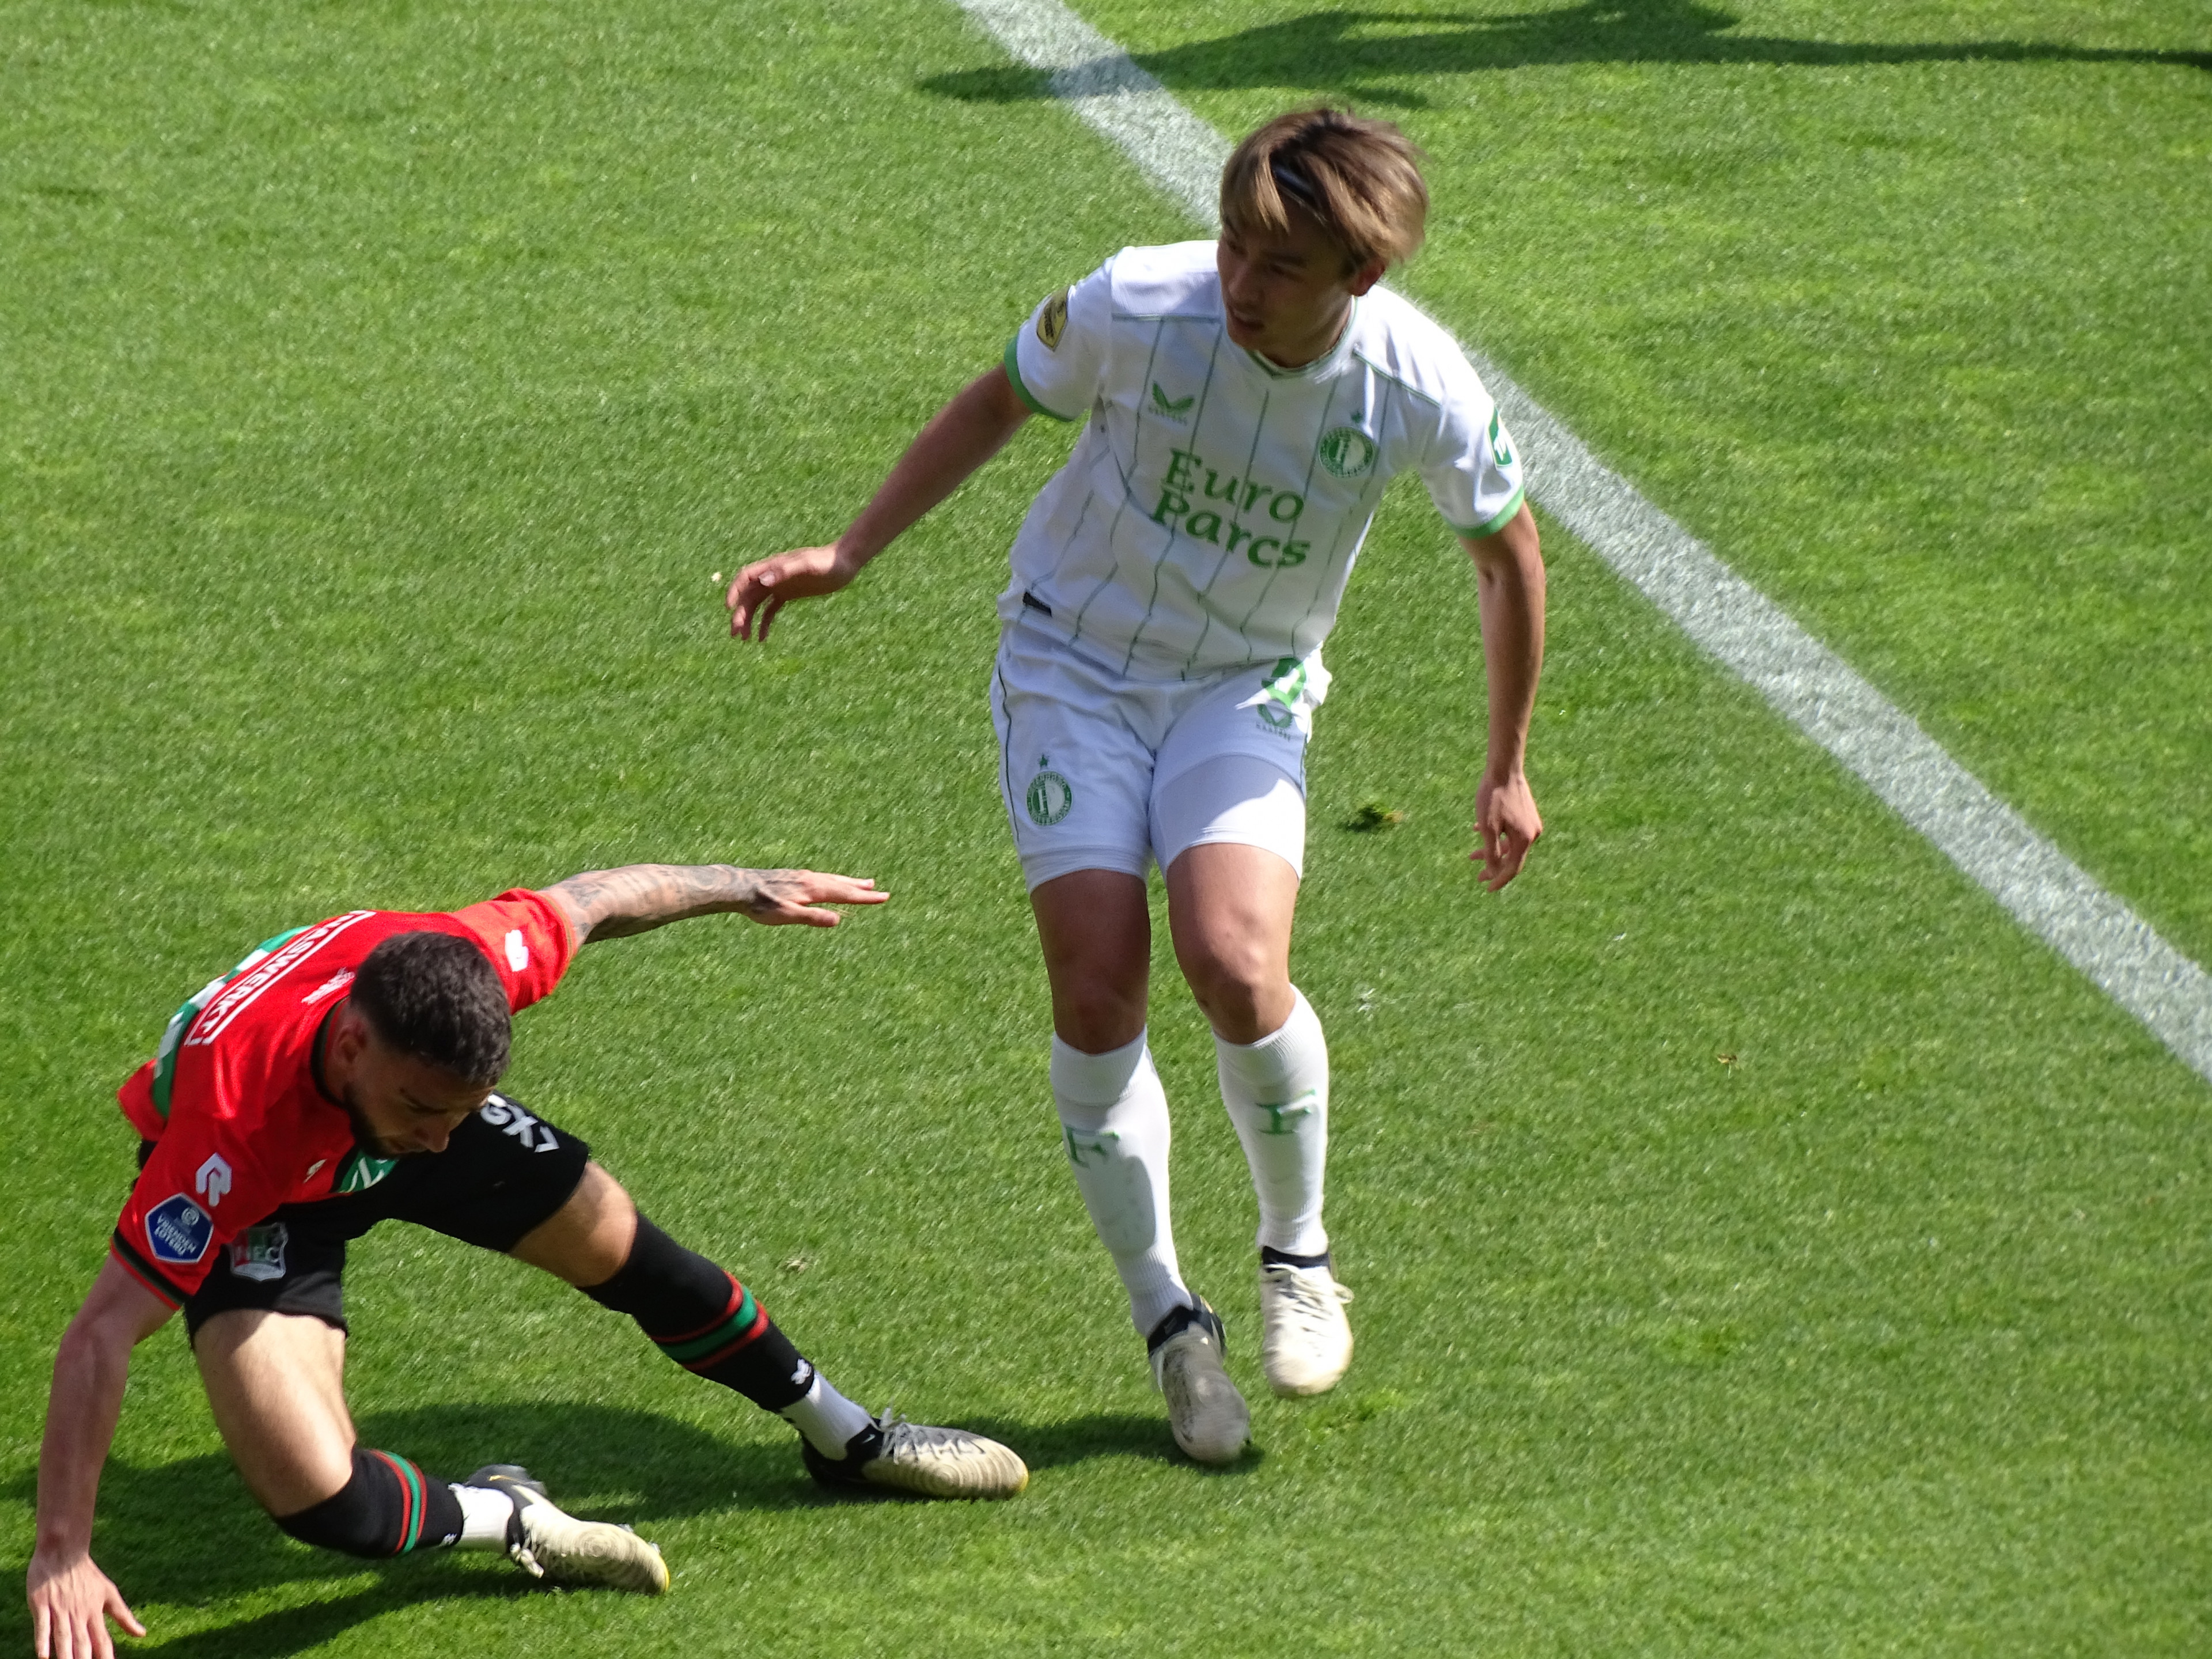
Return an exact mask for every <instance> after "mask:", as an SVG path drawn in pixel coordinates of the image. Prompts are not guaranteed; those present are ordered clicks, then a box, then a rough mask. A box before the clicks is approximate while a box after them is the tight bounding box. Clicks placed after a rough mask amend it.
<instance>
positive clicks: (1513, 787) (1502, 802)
mask: <svg viewBox="0 0 2212 1659" xmlns="http://www.w3.org/2000/svg"><path fill="white" fill-rule="evenodd" d="M1543 833H1544V820H1543V819H1542V818H1541V817H1538V816H1537V814H1536V797H1535V796H1534V794H1532V793H1529V789H1528V779H1527V778H1525V777H1522V776H1521V775H1519V774H1518V773H1516V774H1515V775H1513V776H1512V777H1510V778H1507V779H1504V780H1502V781H1500V780H1496V779H1492V778H1491V777H1489V776H1487V775H1485V777H1484V778H1483V780H1482V787H1481V788H1480V789H1479V790H1477V791H1476V792H1475V798H1474V839H1475V845H1476V850H1475V851H1474V852H1472V853H1470V854H1468V859H1469V860H1472V861H1474V862H1477V863H1480V865H1481V866H1482V884H1483V885H1484V886H1485V887H1487V888H1488V889H1489V890H1491V891H1492V892H1493V893H1494V892H1496V891H1497V890H1498V889H1499V888H1501V887H1503V886H1504V885H1505V884H1506V883H1507V882H1509V881H1510V880H1512V879H1513V878H1514V877H1516V876H1517V875H1519V874H1520V873H1521V863H1522V860H1524V859H1526V858H1527V857H1528V849H1529V848H1531V847H1534V845H1535V844H1536V838H1537V837H1538V836H1541V835H1542V834H1543Z"/></svg>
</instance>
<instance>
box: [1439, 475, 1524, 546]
mask: <svg viewBox="0 0 2212 1659" xmlns="http://www.w3.org/2000/svg"><path fill="white" fill-rule="evenodd" d="M1526 495H1528V488H1527V486H1526V485H1523V486H1522V488H1521V489H1516V490H1515V491H1514V492H1513V499H1512V500H1511V501H1508V502H1506V503H1505V505H1504V507H1500V508H1499V509H1498V511H1497V512H1496V513H1493V514H1492V517H1491V520H1490V522H1489V523H1487V524H1484V525H1478V526H1475V527H1474V529H1472V530H1468V529H1465V528H1463V527H1462V526H1459V525H1454V526H1452V528H1453V529H1454V530H1456V531H1458V532H1459V533H1460V534H1461V535H1462V536H1464V537H1466V538H1467V539H1468V540H1469V541H1471V542H1479V541H1480V540H1481V539H1482V538H1484V537H1485V536H1495V535H1496V534H1497V533H1498V532H1499V531H1501V530H1503V529H1504V528H1505V526H1507V525H1509V524H1511V523H1512V522H1513V515H1514V514H1515V513H1518V512H1519V511H1520V510H1521V502H1522V498H1523V497H1525V496H1526Z"/></svg>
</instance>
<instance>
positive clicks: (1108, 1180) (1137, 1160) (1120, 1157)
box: [1052, 1032, 1197, 1336]
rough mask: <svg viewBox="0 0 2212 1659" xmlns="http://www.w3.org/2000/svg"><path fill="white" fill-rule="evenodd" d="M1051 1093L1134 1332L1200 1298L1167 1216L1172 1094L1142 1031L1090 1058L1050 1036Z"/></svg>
mask: <svg viewBox="0 0 2212 1659" xmlns="http://www.w3.org/2000/svg"><path fill="white" fill-rule="evenodd" d="M1052 1094H1053V1100H1054V1103H1055V1104H1056V1105H1057V1106H1058V1107H1059V1108H1060V1129H1061V1144H1062V1146H1063V1147H1064V1149H1065V1150H1066V1153H1067V1164H1068V1167H1069V1168H1070V1169H1071V1170H1074V1172H1075V1184H1076V1186H1077V1187H1079V1188H1081V1189H1082V1193H1083V1202H1084V1204H1085V1206H1086V1207H1087V1208H1088V1209H1089V1210H1090V1212H1091V1225H1092V1226H1094V1227H1096V1228H1097V1230H1098V1238H1099V1242H1100V1243H1103V1244H1104V1245H1105V1247H1106V1249H1107V1250H1108V1251H1109V1253H1110V1254H1111V1255H1113V1258H1114V1266H1115V1269H1116V1270H1117V1271H1118V1272H1119V1273H1121V1283H1122V1285H1123V1286H1124V1287H1125V1288H1127V1291H1128V1292H1129V1317H1130V1319H1131V1320H1132V1321H1133V1322H1134V1323H1135V1325H1136V1327H1137V1331H1138V1334H1139V1335H1143V1336H1149V1335H1151V1334H1152V1328H1153V1327H1154V1326H1156V1325H1158V1323H1159V1322H1160V1321H1162V1320H1163V1319H1164V1318H1166V1317H1167V1316H1169V1315H1170V1314H1171V1313H1173V1312H1174V1311H1175V1310H1176V1309H1177V1308H1188V1307H1190V1306H1192V1305H1194V1304H1195V1303H1196V1301H1197V1298H1196V1297H1194V1296H1192V1295H1191V1293H1190V1291H1188V1289H1187V1288H1186V1287H1185V1286H1184V1285H1183V1282H1182V1273H1180V1272H1178V1271H1177V1270H1176V1251H1175V1234H1174V1231H1173V1229H1172V1228H1171V1227H1170V1224H1169V1221H1168V1135H1169V1131H1168V1097H1167V1092H1166V1091H1164V1090H1163V1089H1162V1088H1161V1087H1160V1074H1159V1073H1158V1072H1157V1071H1155V1070H1153V1069H1152V1051H1151V1050H1150V1049H1149V1048H1146V1046H1145V1037H1144V1034H1143V1033H1142V1032H1139V1033H1138V1035H1137V1040H1136V1041H1135V1042H1131V1043H1127V1044H1126V1045H1124V1046H1123V1047H1121V1048H1113V1049H1109V1050H1108V1051H1107V1052H1106V1053H1104V1054H1085V1053H1083V1052H1082V1050H1080V1049H1079V1048H1070V1047H1068V1045H1067V1044H1066V1043H1065V1042H1061V1041H1060V1038H1059V1037H1058V1036H1054V1038H1053V1040H1052Z"/></svg>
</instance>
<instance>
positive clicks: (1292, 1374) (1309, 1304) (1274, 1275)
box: [1260, 1261, 1352, 1395]
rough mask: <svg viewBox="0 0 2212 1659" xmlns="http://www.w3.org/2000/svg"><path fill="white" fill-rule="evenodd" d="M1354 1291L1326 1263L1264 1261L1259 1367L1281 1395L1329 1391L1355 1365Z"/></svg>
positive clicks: (1261, 1291) (1261, 1269)
mask: <svg viewBox="0 0 2212 1659" xmlns="http://www.w3.org/2000/svg"><path fill="white" fill-rule="evenodd" d="M1351 1300H1352V1292H1351V1291H1347V1290H1346V1289H1345V1288H1344V1286H1343V1285H1340V1284H1338V1283H1337V1282H1336V1276H1335V1275H1334V1273H1330V1272H1329V1270H1328V1264H1327V1263H1326V1262H1324V1263H1322V1265H1321V1266H1320V1267H1292V1266H1291V1264H1290V1263H1289V1262H1287V1261H1262V1262H1261V1264H1260V1369H1261V1370H1263V1371H1265V1372H1266V1373H1267V1386H1268V1387H1269V1388H1271V1389H1273V1390H1274V1391H1275V1392H1276V1393H1277V1394H1279V1395H1301V1394H1326V1393H1328V1390H1330V1389H1333V1388H1334V1387H1335V1386H1336V1381H1337V1378H1339V1377H1340V1376H1343V1375H1344V1373H1345V1370H1346V1367H1347V1366H1349V1365H1350V1364H1352V1325H1351V1322H1349V1321H1348V1320H1346V1318H1345V1316H1344V1304H1346V1303H1347V1302H1349V1301H1351Z"/></svg>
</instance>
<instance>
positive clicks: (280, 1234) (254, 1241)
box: [230, 1221, 291, 1283]
mask: <svg viewBox="0 0 2212 1659" xmlns="http://www.w3.org/2000/svg"><path fill="white" fill-rule="evenodd" d="M290 1242H291V1236H290V1235H289V1233H288V1232H287V1231H285V1228H284V1224H283V1222H281V1221H271V1222H268V1223H265V1224H264V1225H261V1226H258V1227H248V1228H247V1229H246V1231H245V1232H244V1233H243V1234H241V1235H240V1237H237V1238H235V1239H233V1240H232V1241H231V1245H230V1270H231V1272H232V1273H234V1274H236V1275H237V1276H238V1277H239V1278H240V1279H257V1280H259V1281H262V1282H264V1283H266V1282H267V1281H269V1280H270V1279H282V1278H283V1277H284V1246H285V1245H286V1244H288V1243H290Z"/></svg>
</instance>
